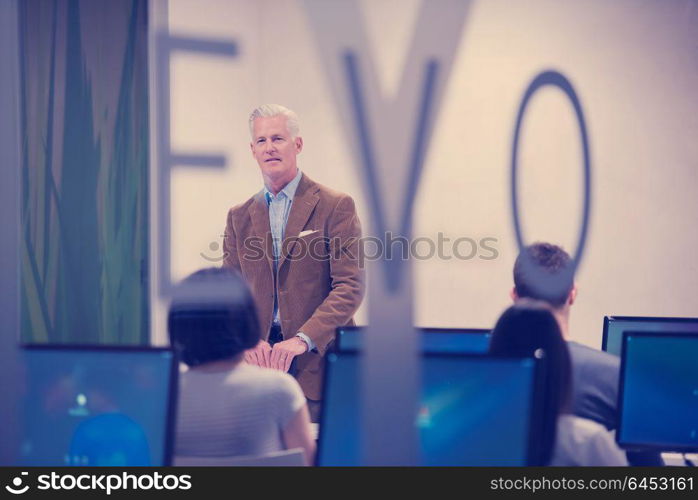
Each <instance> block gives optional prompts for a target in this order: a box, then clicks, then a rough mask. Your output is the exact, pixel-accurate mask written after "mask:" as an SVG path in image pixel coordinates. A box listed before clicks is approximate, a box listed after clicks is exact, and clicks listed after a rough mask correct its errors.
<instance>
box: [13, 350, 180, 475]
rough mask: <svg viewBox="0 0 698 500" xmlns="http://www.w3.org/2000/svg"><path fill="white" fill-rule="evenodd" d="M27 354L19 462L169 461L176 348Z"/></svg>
mask: <svg viewBox="0 0 698 500" xmlns="http://www.w3.org/2000/svg"><path fill="white" fill-rule="evenodd" d="M23 358H24V366H25V369H26V392H25V394H24V397H23V403H22V405H23V426H24V430H23V435H22V440H21V449H20V464H21V465H30V466H66V465H78V466H93V465H94V466H102V465H113V466H135V465H153V466H161V465H167V462H168V459H169V454H170V449H171V448H170V445H171V436H172V430H173V427H172V424H173V421H172V416H173V414H174V407H173V404H174V397H173V394H174V393H175V392H174V391H175V389H176V378H175V377H176V371H175V362H174V357H173V354H172V352H171V351H170V350H168V349H158V348H117V347H108V348H107V347H72V346H71V347H67V346H54V347H49V346H41V347H39V346H31V347H27V348H25V349H24V352H23Z"/></svg>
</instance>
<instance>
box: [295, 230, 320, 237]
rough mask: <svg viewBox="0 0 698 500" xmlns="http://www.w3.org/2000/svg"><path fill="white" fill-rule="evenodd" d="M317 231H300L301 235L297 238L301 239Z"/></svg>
mask: <svg viewBox="0 0 698 500" xmlns="http://www.w3.org/2000/svg"><path fill="white" fill-rule="evenodd" d="M317 232H318V230H317V229H306V230H305V231H301V233H300V234H299V235H298V237H299V238H302V237H303V236H308V235H309V234H313V233H317Z"/></svg>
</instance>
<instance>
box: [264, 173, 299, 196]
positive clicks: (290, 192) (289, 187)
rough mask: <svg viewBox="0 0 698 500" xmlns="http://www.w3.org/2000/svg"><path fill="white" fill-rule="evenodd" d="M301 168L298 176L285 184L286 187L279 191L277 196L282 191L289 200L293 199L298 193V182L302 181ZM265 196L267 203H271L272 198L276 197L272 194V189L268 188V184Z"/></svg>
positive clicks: (265, 188)
mask: <svg viewBox="0 0 698 500" xmlns="http://www.w3.org/2000/svg"><path fill="white" fill-rule="evenodd" d="M301 175H302V172H301V169H300V168H299V169H298V172H296V176H295V177H294V178H293V180H291V182H289V183H288V184H286V185H285V186H284V188H283V189H282V190H281V191H279V192H278V193H277V195H276V196H279V195H280V194H281V193H284V196H286V198H288V199H289V200H293V197H294V196H295V195H296V189H298V184H300V182H301ZM264 198H265V199H266V200H267V204H269V203H271V200H272V198H274V195H273V194H271V191H269V189H267V186H264Z"/></svg>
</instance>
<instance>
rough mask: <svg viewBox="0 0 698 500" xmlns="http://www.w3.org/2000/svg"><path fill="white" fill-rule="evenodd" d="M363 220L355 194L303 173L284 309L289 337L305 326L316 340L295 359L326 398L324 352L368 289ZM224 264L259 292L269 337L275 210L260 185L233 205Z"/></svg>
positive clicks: (282, 265) (288, 239)
mask: <svg viewBox="0 0 698 500" xmlns="http://www.w3.org/2000/svg"><path fill="white" fill-rule="evenodd" d="M360 238H361V224H360V222H359V218H358V216H357V215H356V207H355V206H354V200H352V198H351V197H350V196H349V195H346V194H344V193H340V192H338V191H335V190H333V189H330V188H327V187H325V186H323V185H321V184H318V183H317V182H314V181H312V180H311V179H310V178H309V177H308V176H307V175H306V174H305V173H303V174H302V177H301V180H300V183H299V184H298V188H297V190H296V194H295V196H294V198H293V203H292V205H291V211H290V213H289V216H288V222H287V224H286V230H285V233H284V242H283V245H282V252H281V256H280V257H279V262H278V282H277V283H276V286H277V288H278V298H279V314H280V317H281V330H282V332H283V336H284V339H288V338H291V337H293V336H294V335H296V334H297V333H298V332H303V333H304V334H305V335H307V336H308V337H310V338H311V339H312V340H313V342H315V345H316V346H317V351H318V352H317V353H316V352H307V353H305V354H303V355H301V356H298V357H297V358H296V363H297V370H298V371H297V373H296V378H297V379H298V382H299V384H300V385H301V387H302V388H303V392H304V393H305V395H306V397H307V398H309V399H312V400H320V399H321V397H322V370H323V364H322V356H323V355H324V354H325V352H326V350H327V348H328V346H329V344H330V343H331V342H332V340H333V339H334V332H335V328H336V327H338V326H344V325H350V324H353V319H352V317H353V315H354V313H355V312H356V310H357V309H358V307H359V305H360V304H361V299H362V298H363V294H364V272H363V270H362V269H361V268H360V266H359V247H360V241H359V239H360ZM223 249H224V256H225V259H224V261H223V266H224V267H229V268H232V269H235V270H237V271H239V272H240V273H241V274H242V276H243V278H244V279H245V281H246V282H247V284H248V285H249V287H250V290H251V291H252V295H253V297H254V299H255V303H256V306H257V313H258V315H259V321H260V325H261V328H262V331H261V336H262V338H263V339H267V338H268V336H269V329H270V327H271V323H272V319H273V317H272V316H273V314H274V274H273V269H274V267H273V266H274V264H273V258H274V257H273V253H272V238H271V228H270V226H269V209H268V206H267V202H266V200H265V198H264V191H260V192H259V193H257V194H256V195H254V196H253V197H252V198H250V199H249V200H247V201H246V202H244V203H242V204H240V205H236V206H234V207H233V208H231V209H230V211H229V212H228V221H227V225H226V229H225V240H224V245H223Z"/></svg>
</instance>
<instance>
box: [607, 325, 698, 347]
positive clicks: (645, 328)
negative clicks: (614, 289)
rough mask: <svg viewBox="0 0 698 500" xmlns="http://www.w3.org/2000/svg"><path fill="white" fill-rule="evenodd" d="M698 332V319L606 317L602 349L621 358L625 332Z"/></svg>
mask: <svg viewBox="0 0 698 500" xmlns="http://www.w3.org/2000/svg"><path fill="white" fill-rule="evenodd" d="M630 330H633V331H636V332H657V333H660V332H696V333H698V318H661V317H650V316H605V317H604V319H603V343H602V345H601V348H602V349H603V350H604V351H606V352H608V353H610V354H614V355H616V356H620V354H621V347H622V344H623V332H626V331H630Z"/></svg>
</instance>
